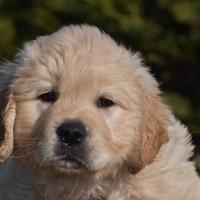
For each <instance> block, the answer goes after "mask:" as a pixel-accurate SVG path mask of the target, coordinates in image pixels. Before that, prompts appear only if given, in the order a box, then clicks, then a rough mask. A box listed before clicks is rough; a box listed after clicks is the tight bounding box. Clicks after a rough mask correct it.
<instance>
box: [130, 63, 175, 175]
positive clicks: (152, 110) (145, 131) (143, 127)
mask: <svg viewBox="0 0 200 200" xmlns="http://www.w3.org/2000/svg"><path fill="white" fill-rule="evenodd" d="M135 75H136V77H137V78H138V82H139V85H140V88H141V105H142V110H143V111H142V112H143V117H142V118H141V123H140V127H139V129H138V131H139V133H138V134H139V145H138V152H137V158H136V159H135V160H134V158H132V160H134V162H133V163H132V167H133V170H134V167H135V168H136V171H138V170H140V169H142V168H143V167H144V166H146V165H149V164H151V163H152V162H153V161H154V159H155V157H156V155H157V154H158V152H159V150H160V148H161V146H162V145H163V144H165V143H166V142H167V141H168V135H167V124H169V120H170V116H172V115H171V112H170V110H169V108H168V107H167V105H165V104H164V103H163V102H162V99H161V97H160V90H159V88H158V84H157V82H156V80H155V79H154V77H153V76H152V75H151V74H150V73H149V71H148V69H147V68H145V67H142V66H141V67H139V68H138V69H137V71H136V72H135ZM135 154H136V153H135Z"/></svg>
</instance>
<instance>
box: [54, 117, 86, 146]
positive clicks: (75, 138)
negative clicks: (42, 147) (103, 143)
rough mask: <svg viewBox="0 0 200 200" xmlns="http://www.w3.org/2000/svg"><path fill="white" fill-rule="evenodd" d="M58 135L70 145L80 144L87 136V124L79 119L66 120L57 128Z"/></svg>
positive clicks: (63, 141)
mask: <svg viewBox="0 0 200 200" xmlns="http://www.w3.org/2000/svg"><path fill="white" fill-rule="evenodd" d="M56 133H57V135H58V136H59V139H60V141H61V142H62V143H64V144H66V145H68V146H75V145H78V144H80V143H81V142H82V141H83V140H84V139H85V137H86V130H85V126H84V125H83V124H82V123H81V122H78V121H71V122H65V123H63V124H61V125H60V126H59V127H58V128H57V130H56Z"/></svg>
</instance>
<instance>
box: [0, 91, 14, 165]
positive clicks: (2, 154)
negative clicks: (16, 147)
mask: <svg viewBox="0 0 200 200" xmlns="http://www.w3.org/2000/svg"><path fill="white" fill-rule="evenodd" d="M15 108H16V105H15V101H14V99H13V95H12V94H7V92H3V94H1V96H0V163H2V162H4V161H5V160H6V159H7V158H8V157H9V156H10V154H11V153H12V150H13V127H14V121H15V114H16V110H15Z"/></svg>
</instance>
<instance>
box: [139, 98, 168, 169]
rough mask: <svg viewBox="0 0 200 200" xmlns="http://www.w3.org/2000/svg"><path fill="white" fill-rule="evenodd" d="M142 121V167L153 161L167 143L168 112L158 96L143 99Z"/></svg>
mask: <svg viewBox="0 0 200 200" xmlns="http://www.w3.org/2000/svg"><path fill="white" fill-rule="evenodd" d="M144 104H145V106H144V112H145V113H144V121H143V124H142V125H141V162H142V166H145V165H148V164H150V163H152V162H153V161H154V158H155V157H156V155H157V153H158V152H159V150H160V147H161V146H162V145H163V144H164V143H166V142H167V141H168V136H167V133H166V129H167V121H168V118H169V115H168V114H169V112H168V108H167V106H165V105H164V104H163V103H162V102H161V99H160V97H159V96H151V95H149V96H146V97H145V99H144Z"/></svg>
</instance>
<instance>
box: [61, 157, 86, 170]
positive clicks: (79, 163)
mask: <svg viewBox="0 0 200 200" xmlns="http://www.w3.org/2000/svg"><path fill="white" fill-rule="evenodd" d="M62 160H63V161H65V162H70V163H74V164H75V165H76V169H77V168H87V164H86V162H84V161H83V160H82V159H80V158H79V157H77V156H75V155H71V154H67V155H66V156H64V157H63V158H62Z"/></svg>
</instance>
